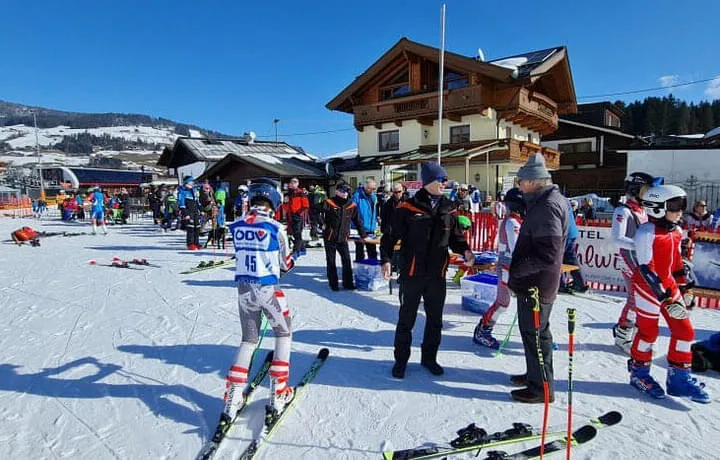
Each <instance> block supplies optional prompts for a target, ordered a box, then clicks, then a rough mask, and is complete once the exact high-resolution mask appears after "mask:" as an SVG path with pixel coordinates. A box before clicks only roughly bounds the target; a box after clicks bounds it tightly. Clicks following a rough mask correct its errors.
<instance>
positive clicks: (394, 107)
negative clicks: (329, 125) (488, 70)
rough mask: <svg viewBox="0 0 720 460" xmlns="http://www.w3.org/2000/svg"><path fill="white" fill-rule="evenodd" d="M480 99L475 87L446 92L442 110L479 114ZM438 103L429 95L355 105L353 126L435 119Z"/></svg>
mask: <svg viewBox="0 0 720 460" xmlns="http://www.w3.org/2000/svg"><path fill="white" fill-rule="evenodd" d="M481 100H482V99H481V87H480V86H479V85H476V86H469V87H467V88H460V89H454V90H446V91H445V93H444V100H443V109H444V111H445V113H452V112H456V113H458V112H460V113H462V114H466V113H472V112H473V111H476V112H477V113H480V111H481V110H482V104H481ZM438 101H439V97H438V94H437V93H435V92H433V93H423V94H416V95H412V96H407V97H402V98H397V99H391V100H388V101H382V102H378V103H375V104H368V105H359V106H355V107H354V108H353V110H354V112H355V125H357V126H362V125H370V124H375V123H387V122H393V121H402V120H410V119H413V118H421V117H431V118H436V117H437V114H438V105H439V102H438Z"/></svg>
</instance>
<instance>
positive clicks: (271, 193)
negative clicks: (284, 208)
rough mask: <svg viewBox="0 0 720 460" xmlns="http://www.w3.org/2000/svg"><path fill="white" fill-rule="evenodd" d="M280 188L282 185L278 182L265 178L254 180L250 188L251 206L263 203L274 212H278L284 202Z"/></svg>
mask: <svg viewBox="0 0 720 460" xmlns="http://www.w3.org/2000/svg"><path fill="white" fill-rule="evenodd" d="M279 187H280V184H279V183H278V182H277V181H274V180H272V179H268V178H265V177H262V178H260V179H255V180H253V181H252V183H251V184H250V186H249V187H248V199H249V200H250V206H254V205H256V204H258V203H261V202H262V203H266V204H269V205H270V206H271V207H272V209H273V211H276V210H277V208H278V207H279V206H280V202H281V201H282V196H280V192H279V191H278V188H279Z"/></svg>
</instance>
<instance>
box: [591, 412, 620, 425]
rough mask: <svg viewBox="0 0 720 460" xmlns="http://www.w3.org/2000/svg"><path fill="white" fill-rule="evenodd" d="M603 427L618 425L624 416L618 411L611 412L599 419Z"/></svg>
mask: <svg viewBox="0 0 720 460" xmlns="http://www.w3.org/2000/svg"><path fill="white" fill-rule="evenodd" d="M597 419H598V421H599V422H600V423H602V424H603V425H608V426H609V425H616V424H618V423H620V421H621V420H622V414H621V413H620V412H618V411H611V412H608V413H607V414H603V415H601V416H600V417H598V418H597Z"/></svg>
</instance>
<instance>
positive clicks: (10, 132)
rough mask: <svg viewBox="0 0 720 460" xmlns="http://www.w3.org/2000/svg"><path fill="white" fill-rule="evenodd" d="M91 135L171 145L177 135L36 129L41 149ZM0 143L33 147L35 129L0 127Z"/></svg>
mask: <svg viewBox="0 0 720 460" xmlns="http://www.w3.org/2000/svg"><path fill="white" fill-rule="evenodd" d="M84 133H87V134H92V135H94V136H104V135H105V134H107V135H109V136H111V137H120V138H123V139H127V140H130V141H142V142H147V143H149V144H172V143H173V142H175V139H177V137H178V135H177V134H176V133H175V129H174V128H154V127H151V126H141V125H136V126H135V125H133V126H106V127H99V128H87V129H80V128H70V127H69V126H55V127H52V128H39V129H38V144H39V145H40V146H41V147H49V146H50V145H53V144H56V143H58V142H60V141H61V140H62V138H63V136H71V135H74V134H84ZM0 141H5V142H7V143H8V144H10V146H11V147H12V148H14V149H20V148H23V147H34V146H35V128H34V127H33V126H26V125H13V126H0Z"/></svg>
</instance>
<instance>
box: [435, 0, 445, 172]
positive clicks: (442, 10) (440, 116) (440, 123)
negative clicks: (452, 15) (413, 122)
mask: <svg viewBox="0 0 720 460" xmlns="http://www.w3.org/2000/svg"><path fill="white" fill-rule="evenodd" d="M444 80H445V4H444V3H443V5H442V8H440V76H439V79H438V92H439V104H438V149H437V157H438V164H440V152H441V151H442V139H443V91H444V89H445V88H444V86H445V85H444V83H445V82H444Z"/></svg>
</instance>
